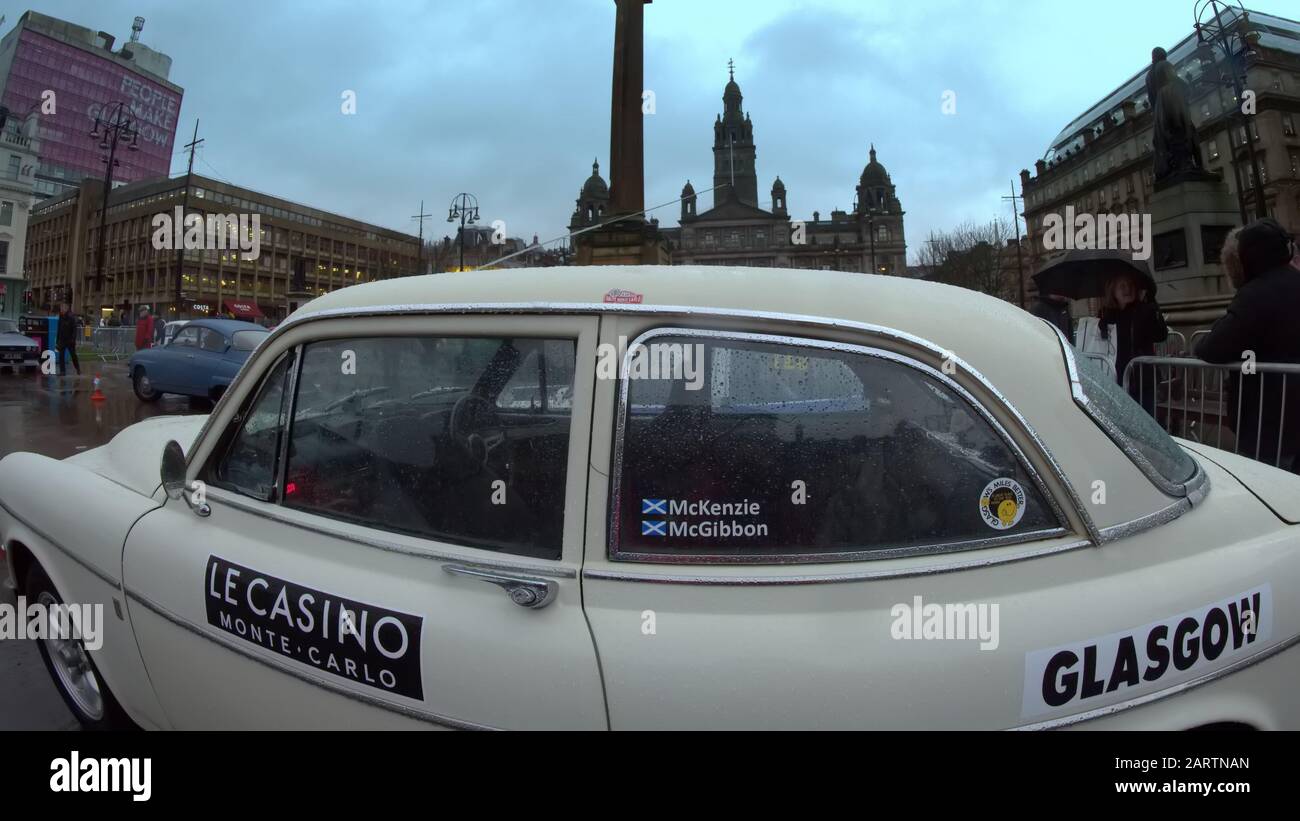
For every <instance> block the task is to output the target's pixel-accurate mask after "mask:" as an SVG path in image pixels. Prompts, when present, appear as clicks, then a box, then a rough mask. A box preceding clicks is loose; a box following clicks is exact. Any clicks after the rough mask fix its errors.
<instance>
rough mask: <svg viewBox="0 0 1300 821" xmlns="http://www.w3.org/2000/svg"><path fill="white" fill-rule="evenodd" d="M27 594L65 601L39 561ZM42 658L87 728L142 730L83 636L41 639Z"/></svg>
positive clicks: (47, 600)
mask: <svg viewBox="0 0 1300 821" xmlns="http://www.w3.org/2000/svg"><path fill="white" fill-rule="evenodd" d="M23 595H24V596H26V598H27V600H28V601H29V602H32V603H34V604H42V605H44V606H46V607H49V606H50V605H51V604H63V598H62V597H61V596H60V595H59V593H58V591H57V590H55V589H54V583H53V582H51V581H50V577H49V575H47V574H46V572H45V569H44V568H43V567H41V566H40V565H39V564H36V563H35V562H33V563H32V567H31V569H30V570H28V571H27V582H26V584H25V585H24V587H23ZM36 646H37V648H38V649H39V650H40V653H41V660H42V661H44V662H45V669H46V670H47V671H49V674H50V678H51V679H53V681H54V687H55V689H56V690H58V691H59V695H60V696H62V697H63V702H64V703H65V704H67V705H68V709H69V710H70V711H72V714H73V715H74V716H75V717H76V719H77V721H78V722H80V723H81V726H82V727H83V728H84V729H87V730H138V729H140V726H139V725H138V724H136V723H135V722H134V721H132V720H131V717H130V716H129V715H127V714H126V710H124V709H122V704H121V702H119V701H118V700H117V697H116V696H114V695H113V691H112V690H110V689H109V688H108V682H106V681H104V676H103V675H102V674H101V673H100V672H99V668H98V667H96V666H95V662H94V661H93V660H91V658H90V654H89V653H88V652H87V651H86V648H85V645H84V644H82V642H81V640H80V639H71V638H69V639H63V640H58V639H37V640H36Z"/></svg>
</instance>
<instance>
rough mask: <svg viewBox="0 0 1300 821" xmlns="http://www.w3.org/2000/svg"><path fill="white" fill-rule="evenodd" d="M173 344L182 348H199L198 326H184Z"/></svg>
mask: <svg viewBox="0 0 1300 821" xmlns="http://www.w3.org/2000/svg"><path fill="white" fill-rule="evenodd" d="M172 344H173V345H175V346H177V347H180V348H197V347H198V345H199V329H198V328H182V329H181V330H180V332H179V333H178V334H176V338H175V339H173V340H172Z"/></svg>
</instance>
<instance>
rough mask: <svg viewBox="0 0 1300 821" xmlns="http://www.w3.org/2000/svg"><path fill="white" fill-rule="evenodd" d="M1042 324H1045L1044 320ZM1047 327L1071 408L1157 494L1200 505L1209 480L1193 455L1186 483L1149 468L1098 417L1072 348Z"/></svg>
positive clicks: (1130, 444)
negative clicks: (1192, 467)
mask: <svg viewBox="0 0 1300 821" xmlns="http://www.w3.org/2000/svg"><path fill="white" fill-rule="evenodd" d="M1043 321H1044V322H1046V320H1043ZM1047 325H1048V326H1049V327H1051V328H1052V330H1053V331H1055V333H1056V339H1057V343H1058V344H1059V345H1060V346H1061V356H1062V357H1064V359H1065V370H1066V375H1067V377H1068V378H1069V380H1070V397H1071V398H1072V399H1073V400H1074V404H1075V405H1077V406H1078V407H1079V408H1080V409H1081V410H1082V411H1083V412H1084V414H1086V415H1087V417H1088V418H1089V419H1090V420H1092V422H1093V423H1094V424H1095V425H1096V426H1097V427H1099V428H1101V431H1102V432H1103V433H1105V434H1106V437H1107V438H1108V439H1110V440H1111V442H1113V443H1114V444H1115V446H1116V447H1118V448H1119V449H1120V450H1121V451H1123V453H1124V455H1125V456H1127V457H1128V459H1129V461H1131V462H1132V463H1133V464H1134V465H1135V466H1136V467H1137V469H1138V470H1140V471H1141V472H1142V475H1143V476H1145V477H1146V478H1147V480H1148V481H1149V482H1151V484H1152V485H1154V486H1155V487H1156V489H1157V490H1159V491H1160V492H1161V493H1163V494H1164V495H1166V496H1169V497H1171V498H1174V499H1178V500H1185V501H1186V502H1188V503H1190V505H1191V506H1192V507H1195V506H1196V505H1198V504H1200V503H1201V501H1202V500H1203V499H1204V498H1205V497H1206V496H1207V495H1209V492H1210V477H1209V474H1208V473H1206V472H1205V468H1204V467H1203V466H1202V465H1201V461H1200V460H1199V459H1197V458H1196V454H1194V453H1188V455H1189V456H1190V457H1191V460H1192V464H1194V465H1195V466H1196V469H1195V470H1194V471H1193V472H1192V475H1191V476H1190V477H1188V478H1187V480H1186V481H1183V482H1174V481H1171V480H1170V479H1169V478H1168V477H1166V476H1165V475H1164V474H1163V473H1161V472H1160V471H1159V470H1158V469H1157V468H1156V466H1155V465H1153V464H1151V460H1149V459H1147V458H1146V456H1145V455H1143V453H1142V451H1141V449H1140V448H1138V447H1137V445H1135V444H1134V443H1133V441H1132V440H1131V439H1130V438H1129V437H1128V435H1126V434H1125V433H1124V432H1123V431H1122V430H1121V429H1120V427H1119V426H1118V425H1117V424H1116V423H1115V421H1114V420H1112V419H1111V418H1110V417H1109V416H1107V415H1106V414H1104V413H1102V412H1101V410H1100V409H1099V408H1098V407H1097V403H1096V402H1093V401H1092V400H1090V399H1089V398H1088V394H1087V393H1086V392H1085V391H1084V389H1083V382H1082V381H1081V380H1080V379H1079V365H1078V362H1077V360H1076V359H1075V356H1074V346H1073V345H1071V344H1070V341H1069V340H1068V339H1066V338H1065V334H1063V333H1061V329H1060V328H1057V327H1056V326H1055V325H1052V324H1051V323H1050V322H1047ZM1166 433H1167V432H1166ZM1169 438H1171V439H1174V444H1175V445H1177V444H1178V440H1177V439H1176V438H1175V437H1174V436H1173V435H1172V434H1169ZM1178 446H1179V447H1180V448H1181V447H1182V446H1181V445H1178Z"/></svg>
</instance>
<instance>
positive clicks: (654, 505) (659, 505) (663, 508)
mask: <svg viewBox="0 0 1300 821" xmlns="http://www.w3.org/2000/svg"><path fill="white" fill-rule="evenodd" d="M655 513H657V514H659V515H660V516H667V515H668V500H667V499H642V500H641V515H642V516H645V515H647V514H655Z"/></svg>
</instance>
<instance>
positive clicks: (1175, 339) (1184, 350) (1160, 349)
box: [1156, 331, 1205, 356]
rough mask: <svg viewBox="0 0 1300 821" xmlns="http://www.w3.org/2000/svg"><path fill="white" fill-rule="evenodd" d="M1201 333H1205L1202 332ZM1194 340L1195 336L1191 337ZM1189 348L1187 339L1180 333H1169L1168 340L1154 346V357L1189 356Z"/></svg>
mask: <svg viewBox="0 0 1300 821" xmlns="http://www.w3.org/2000/svg"><path fill="white" fill-rule="evenodd" d="M1202 333H1205V332H1204V331H1202ZM1192 339H1193V340H1195V339H1196V337H1195V335H1193V336H1192ZM1191 355H1192V354H1191V348H1188V347H1187V337H1186V336H1184V335H1183V332H1182V331H1170V332H1169V338H1168V339H1166V340H1165V341H1164V342H1160V343H1158V344H1157V345H1156V356H1191Z"/></svg>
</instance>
